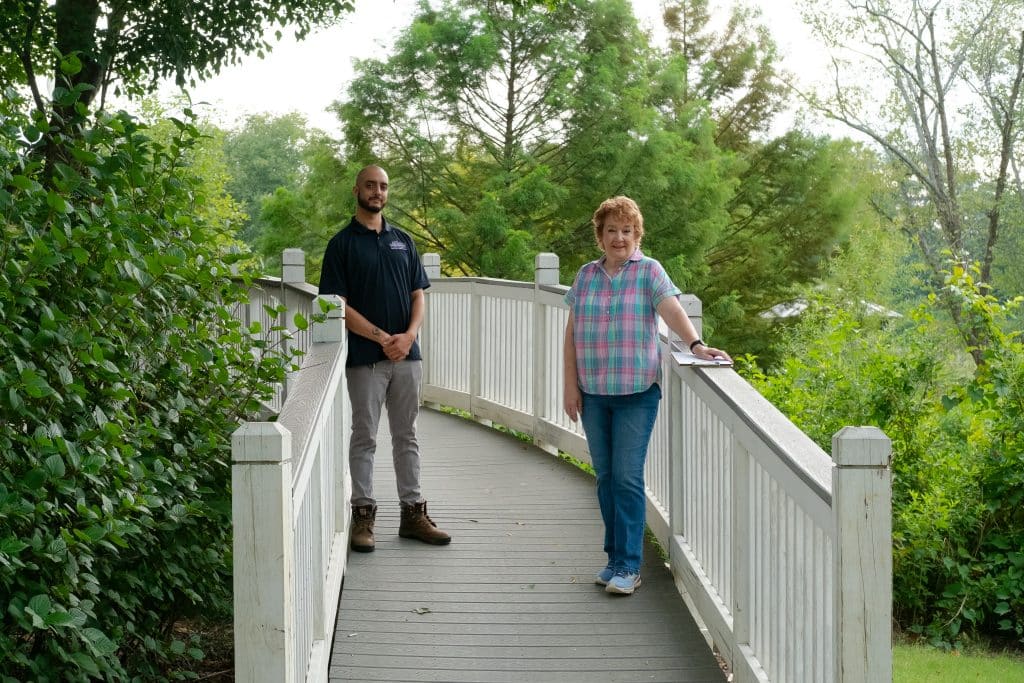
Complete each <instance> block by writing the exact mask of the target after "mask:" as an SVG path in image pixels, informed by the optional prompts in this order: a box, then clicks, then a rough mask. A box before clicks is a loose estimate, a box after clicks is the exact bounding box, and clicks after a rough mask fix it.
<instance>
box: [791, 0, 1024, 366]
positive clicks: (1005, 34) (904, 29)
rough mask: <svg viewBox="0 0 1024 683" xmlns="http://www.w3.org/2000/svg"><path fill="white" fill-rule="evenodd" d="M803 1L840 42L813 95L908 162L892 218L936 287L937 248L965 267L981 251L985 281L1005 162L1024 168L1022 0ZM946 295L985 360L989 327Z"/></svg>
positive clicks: (975, 353) (998, 225) (939, 277)
mask: <svg viewBox="0 0 1024 683" xmlns="http://www.w3.org/2000/svg"><path fill="white" fill-rule="evenodd" d="M808 8H809V10H808V14H809V17H810V19H811V20H812V22H813V26H814V27H815V29H816V31H817V32H818V33H819V35H821V36H822V37H823V39H824V40H826V42H827V44H829V45H830V46H832V48H833V49H834V50H837V52H836V54H835V55H834V56H833V64H834V68H835V80H834V89H833V92H832V93H831V94H830V95H828V96H827V97H809V101H810V102H811V103H812V105H813V106H815V107H816V108H817V109H818V110H819V111H821V112H823V113H824V114H825V115H826V116H829V117H831V118H833V119H836V120H838V121H841V122H843V123H845V124H846V125H848V126H849V127H850V128H851V129H853V130H856V131H858V132H860V133H862V134H863V135H865V136H867V137H868V138H869V139H870V140H872V141H873V142H874V143H875V144H877V145H878V147H879V148H880V149H881V150H882V151H883V153H884V154H885V155H886V157H887V158H888V159H889V160H890V161H891V163H893V164H894V165H896V166H898V167H899V168H900V169H901V170H902V171H903V173H902V178H901V179H900V180H899V182H898V185H897V188H896V191H897V192H898V194H899V196H900V197H901V199H902V201H901V205H900V206H899V207H898V209H899V210H898V213H897V214H895V215H892V216H890V218H891V220H892V221H893V222H894V224H896V225H898V226H899V228H900V229H901V230H903V231H904V232H905V233H906V234H907V236H908V237H909V238H911V239H912V240H913V241H914V243H915V244H916V245H917V247H918V250H919V252H920V254H921V256H922V258H924V260H925V261H926V263H928V265H929V267H930V268H931V271H932V280H933V286H934V288H935V290H936V291H942V289H943V288H942V284H943V279H944V276H943V273H944V271H945V270H948V268H947V266H946V263H945V257H944V256H943V252H948V253H949V254H951V255H952V258H953V259H954V260H955V261H956V262H957V263H959V264H961V267H965V266H966V265H967V264H969V263H970V262H972V261H974V260H977V261H978V262H979V264H980V277H981V280H982V282H984V283H986V285H987V283H990V282H991V277H992V266H993V263H994V262H995V258H996V254H997V252H998V248H999V241H1000V236H1001V234H1002V230H1003V216H1004V215H1003V211H1004V207H1005V204H1006V199H1007V197H1006V193H1007V190H1008V188H1009V187H1010V182H1011V180H1012V178H1011V175H1010V172H1011V170H1013V169H1018V168H1019V153H1020V149H1019V143H1020V139H1021V130H1022V125H1024V116H1022V115H1021V101H1022V100H1021V97H1022V92H1021V91H1022V88H1024V31H1021V29H1020V26H1021V25H1022V24H1024V7H1022V6H1021V5H1020V3H1018V2H1013V1H1012V0H984V1H983V2H975V3H956V4H953V3H943V2H941V0H932V1H931V2H925V1H924V0H860V1H853V0H849V1H848V2H847V3H846V8H847V9H848V13H847V15H846V16H842V17H839V18H836V19H833V15H831V14H829V13H828V12H827V11H825V10H820V9H819V10H818V11H813V9H811V8H810V5H808ZM847 44H857V45H862V46H863V48H864V52H863V54H862V55H861V56H860V57H861V58H860V59H859V60H858V61H857V62H856V63H852V62H850V61H847V60H846V59H844V58H843V57H842V56H841V53H840V52H839V50H840V48H841V47H842V46H843V45H847ZM853 74H858V75H860V76H862V78H863V79H864V80H857V79H854V78H852V77H851V76H852V75H853ZM879 82H882V83H887V84H888V85H889V86H890V88H889V89H888V90H884V89H879V88H878V85H877V84H878V83H879ZM873 93H874V94H876V95H877V94H879V93H884V100H883V101H879V97H877V96H876V97H872V94H873ZM879 104H880V105H882V106H881V107H877V106H876V105H879ZM1014 172H1015V173H1018V172H1017V171H1014ZM1017 179H1018V180H1017V190H1018V195H1019V188H1020V183H1019V175H1017ZM944 301H945V302H946V309H947V311H948V312H949V313H950V315H951V316H952V318H953V320H954V321H955V322H956V324H957V327H958V331H959V334H960V336H961V338H962V340H963V342H964V343H965V345H966V347H967V349H968V350H969V351H970V353H971V355H972V357H973V359H974V361H975V363H976V364H977V365H981V364H982V363H983V362H984V347H985V346H986V345H987V343H988V339H987V334H986V332H985V329H983V328H981V327H978V326H975V325H972V324H971V322H970V318H969V317H966V316H964V315H962V312H961V308H960V303H959V302H958V300H957V299H956V298H955V297H950V296H945V295H944Z"/></svg>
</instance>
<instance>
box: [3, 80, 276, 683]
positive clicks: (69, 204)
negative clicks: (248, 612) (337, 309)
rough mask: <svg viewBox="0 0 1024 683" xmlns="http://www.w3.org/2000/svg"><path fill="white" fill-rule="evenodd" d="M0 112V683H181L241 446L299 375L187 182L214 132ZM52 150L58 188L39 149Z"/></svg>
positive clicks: (193, 181)
mask: <svg viewBox="0 0 1024 683" xmlns="http://www.w3.org/2000/svg"><path fill="white" fill-rule="evenodd" d="M24 109H25V107H24V102H22V101H20V100H19V99H18V98H17V97H16V95H15V94H14V93H13V92H11V91H8V92H7V93H5V97H4V100H3V105H2V109H0V217H2V223H0V386H2V387H3V389H2V391H0V415H2V416H3V417H2V419H0V462H2V465H0V661H3V663H4V664H3V673H4V674H5V676H6V678H5V679H4V680H5V681H18V680H23V681H58V680H60V681H84V680H92V679H101V680H109V681H114V680H118V681H120V680H132V679H134V680H147V681H149V680H162V679H164V678H177V677H180V675H181V674H180V670H181V668H182V666H184V667H185V668H186V669H187V664H185V662H187V661H188V660H195V659H201V658H202V657H203V653H202V650H201V647H200V645H199V644H197V643H195V642H193V641H192V640H189V642H185V641H184V640H181V639H180V638H179V637H178V636H176V635H175V633H176V632H175V631H174V630H173V629H172V627H173V626H174V625H175V623H176V622H177V621H178V620H180V619H182V618H188V617H194V616H196V615H203V616H209V617H217V616H218V615H220V616H222V617H223V615H226V614H229V613H230V610H231V586H230V583H231V582H230V576H231V554H230V551H231V523H230V514H231V504H230V490H229V486H230V466H229V463H230V435H231V433H232V431H233V430H234V429H235V428H236V426H237V423H238V420H239V419H242V418H245V417H247V416H250V415H251V414H253V413H254V412H255V411H256V409H257V407H258V406H259V404H260V401H261V400H263V399H266V398H267V397H268V396H269V395H270V391H271V386H272V384H273V383H274V382H276V381H279V380H281V379H282V375H283V371H284V364H283V363H282V362H281V358H280V357H278V355H277V354H276V353H275V352H274V351H273V350H271V349H268V348H265V344H264V343H263V342H260V341H259V340H258V339H256V338H254V337H253V335H252V333H253V332H258V330H247V329H243V328H242V327H241V326H240V324H239V323H238V322H236V321H235V320H234V319H233V317H232V316H231V308H232V307H233V306H236V305H239V304H240V303H241V302H242V300H243V298H244V295H245V286H244V284H239V283H237V282H235V281H233V280H232V278H231V267H232V262H233V260H234V259H235V258H236V257H229V256H226V255H225V254H224V253H222V252H221V251H220V250H219V248H218V247H217V244H218V242H219V240H222V239H223V235H222V233H223V231H224V230H225V228H226V226H225V225H223V224H217V223H214V222H213V221H212V220H211V218H210V216H211V215H215V214H209V213H207V212H206V207H207V204H208V201H209V198H208V197H207V196H205V195H204V194H203V185H202V183H200V182H199V181H198V180H197V178H196V177H195V176H194V175H193V173H194V169H192V168H189V167H188V163H189V160H190V158H191V157H190V150H191V149H192V148H193V147H194V145H195V144H196V141H197V139H198V138H199V131H198V129H197V128H196V127H195V125H194V124H193V123H192V122H190V121H189V120H187V119H185V120H181V119H175V120H172V121H171V124H172V125H173V128H174V133H173V134H169V133H167V134H164V133H159V134H157V135H154V134H153V132H152V131H150V130H147V129H146V128H145V127H144V126H143V125H141V124H140V123H138V122H137V121H135V120H133V119H131V118H130V117H129V116H128V115H126V114H123V113H121V114H115V115H107V114H103V115H99V116H97V117H96V118H95V120H94V121H92V122H90V124H89V125H88V126H86V127H83V128H82V129H81V136H76V137H63V136H61V135H60V134H59V133H56V132H54V131H53V130H51V129H50V128H49V124H48V123H47V121H46V120H44V119H42V118H41V117H40V115H39V113H38V112H35V113H34V115H33V116H34V118H33V119H31V120H30V119H28V118H27V117H26V116H24V115H23V113H22V112H23V111H24ZM41 134H42V135H52V136H53V137H52V141H51V142H52V144H53V145H54V146H55V147H58V148H59V149H60V150H61V154H60V155H59V157H60V158H66V159H68V160H69V161H68V162H67V163H60V162H58V163H55V164H54V165H53V166H52V169H50V170H49V172H48V171H47V169H46V168H45V166H44V164H42V163H41V162H40V161H38V160H36V159H35V157H34V155H33V154H32V153H31V151H30V150H29V149H28V148H27V145H28V144H29V141H33V140H35V139H36V138H38V137H39V136H40V135H41Z"/></svg>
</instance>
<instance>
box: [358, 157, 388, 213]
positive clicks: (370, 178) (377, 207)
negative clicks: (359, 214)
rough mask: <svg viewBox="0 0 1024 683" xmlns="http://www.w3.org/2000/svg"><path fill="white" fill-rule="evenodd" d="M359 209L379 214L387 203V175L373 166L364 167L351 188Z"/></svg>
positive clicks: (379, 168) (381, 169) (378, 167)
mask: <svg viewBox="0 0 1024 683" xmlns="http://www.w3.org/2000/svg"><path fill="white" fill-rule="evenodd" d="M352 194H354V195H355V196H356V202H357V203H358V204H359V208H360V209H362V210H364V211H368V212H369V213H380V212H381V211H382V210H383V209H384V207H385V206H387V203H388V174H387V173H385V172H384V169H383V168H381V167H380V166H377V165H375V164H371V165H370V166H366V167H365V168H363V170H361V171H359V175H357V176H356V186H355V187H353V188H352Z"/></svg>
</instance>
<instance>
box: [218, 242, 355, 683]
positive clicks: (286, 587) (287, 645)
mask: <svg viewBox="0 0 1024 683" xmlns="http://www.w3.org/2000/svg"><path fill="white" fill-rule="evenodd" d="M300 253H301V252H300ZM285 275H286V279H287V276H288V272H287V271H286V273H285ZM268 289H269V290H270V291H271V292H273V291H275V288H274V287H273V286H271V287H267V284H266V282H260V283H257V287H256V288H254V290H253V292H252V297H251V298H252V299H255V300H257V301H259V300H261V299H262V298H263V297H265V296H266V292H267V291H268ZM309 289H311V290H312V292H310V291H308V290H309ZM276 291H282V290H280V289H278V290H276ZM284 291H286V292H287V291H290V292H292V293H293V294H294V296H293V297H291V299H294V301H291V300H290V299H289V297H288V296H287V295H285V297H284V299H283V302H284V303H286V305H289V312H288V317H287V320H288V321H289V333H288V334H287V335H286V336H288V337H289V339H290V340H291V342H292V343H294V344H295V345H296V346H298V347H299V348H301V349H302V350H303V351H304V352H305V353H304V356H303V359H302V365H301V369H300V370H299V371H298V372H296V373H293V374H292V375H291V376H290V377H289V379H288V383H287V397H286V399H285V400H284V401H283V404H282V405H281V407H280V413H279V415H278V418H277V421H276V422H247V423H245V424H243V425H241V426H240V427H239V428H238V429H237V430H236V431H235V433H234V434H233V435H232V459H233V461H234V462H233V466H232V478H231V482H232V515H233V525H234V567H233V571H234V636H235V677H236V680H238V681H266V682H268V683H270V682H274V683H282V682H283V683H290V682H298V681H326V680H327V674H328V666H329V664H330V647H331V642H332V639H333V635H334V634H333V630H334V622H335V618H336V616H337V609H338V599H339V596H340V591H341V582H342V577H343V575H344V571H345V563H346V559H347V548H348V527H349V521H350V513H349V506H348V500H349V497H350V494H351V488H350V484H349V478H348V457H347V452H348V444H347V442H346V439H345V435H347V433H348V425H349V422H350V418H351V413H350V408H349V403H348V396H347V392H346V388H345V373H344V370H345V357H346V353H347V350H346V333H345V321H344V306H343V305H342V302H341V299H340V298H338V297H327V298H328V299H329V300H330V302H331V303H332V304H334V306H335V308H333V309H332V310H330V311H329V312H328V314H327V315H328V317H327V320H326V321H324V322H318V323H313V325H312V328H311V330H309V331H302V332H299V331H297V330H295V326H294V320H295V313H297V312H301V313H302V314H303V315H304V316H306V318H307V320H309V319H310V318H311V315H310V312H311V311H314V310H316V311H319V310H320V307H319V304H318V303H315V300H314V298H313V297H314V296H315V291H316V288H314V287H310V286H309V285H305V288H302V287H292V288H290V289H286V290H284ZM292 303H294V306H293V305H292ZM250 310H255V311H262V305H260V306H259V307H255V306H250ZM265 329H268V328H265ZM282 334H284V332H283V331H282Z"/></svg>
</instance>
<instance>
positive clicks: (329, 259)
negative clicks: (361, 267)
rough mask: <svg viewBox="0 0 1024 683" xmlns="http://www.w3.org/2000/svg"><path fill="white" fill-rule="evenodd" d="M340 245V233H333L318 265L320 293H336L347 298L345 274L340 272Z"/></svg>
mask: <svg viewBox="0 0 1024 683" xmlns="http://www.w3.org/2000/svg"><path fill="white" fill-rule="evenodd" d="M342 262H343V260H342V247H341V235H340V234H338V235H335V236H334V237H333V238H331V241H330V242H328V243H327V249H326V250H325V251H324V262H323V264H322V265H321V266H320V294H321V295H325V294H337V295H338V296H340V297H342V298H344V299H347V298H348V287H346V286H345V276H344V273H343V272H342V268H341V265H342Z"/></svg>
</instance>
